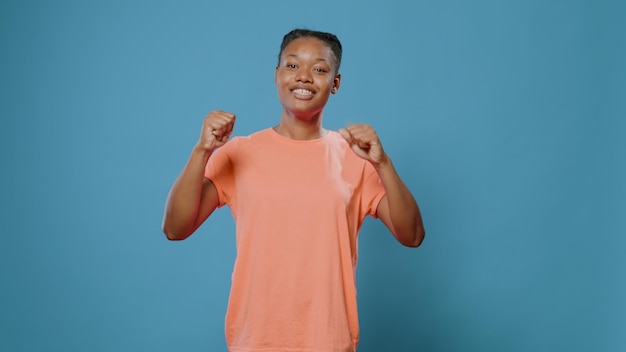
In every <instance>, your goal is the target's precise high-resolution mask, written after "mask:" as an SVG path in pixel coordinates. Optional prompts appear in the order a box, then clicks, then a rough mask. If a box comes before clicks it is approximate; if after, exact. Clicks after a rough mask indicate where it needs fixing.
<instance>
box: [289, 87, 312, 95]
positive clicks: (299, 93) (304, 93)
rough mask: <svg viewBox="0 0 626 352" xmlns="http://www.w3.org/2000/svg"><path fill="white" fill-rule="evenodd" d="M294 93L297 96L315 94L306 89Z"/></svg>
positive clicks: (296, 90) (297, 89) (295, 90)
mask: <svg viewBox="0 0 626 352" xmlns="http://www.w3.org/2000/svg"><path fill="white" fill-rule="evenodd" d="M292 92H294V93H295V94H298V95H312V94H313V92H312V91H310V90H308V89H304V88H296V89H294V90H293V91H292Z"/></svg>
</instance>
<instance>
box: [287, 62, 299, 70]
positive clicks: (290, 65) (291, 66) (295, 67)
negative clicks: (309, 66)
mask: <svg viewBox="0 0 626 352" xmlns="http://www.w3.org/2000/svg"><path fill="white" fill-rule="evenodd" d="M285 67H287V68H289V69H292V70H295V69H297V68H298V65H296V64H293V63H290V62H288V63H286V64H285Z"/></svg>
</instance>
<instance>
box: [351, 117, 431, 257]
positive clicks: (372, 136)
mask: <svg viewBox="0 0 626 352" xmlns="http://www.w3.org/2000/svg"><path fill="white" fill-rule="evenodd" d="M339 133H340V134H341V135H342V136H343V137H344V139H345V140H346V141H347V142H348V143H349V144H350V146H351V147H352V150H353V151H354V153H355V154H357V155H358V156H359V157H361V158H363V159H365V160H367V161H369V162H370V163H371V164H372V165H373V166H374V168H375V169H376V172H378V176H379V177H380V180H381V181H382V183H383V186H384V187H385V192H386V195H385V196H384V197H383V198H382V199H381V201H380V203H379V204H378V208H377V212H376V215H378V217H379V218H380V219H381V220H382V222H383V223H384V224H385V226H387V228H388V229H389V231H391V233H392V234H393V236H394V237H395V238H396V239H397V240H398V242H400V243H401V244H403V245H405V246H408V247H417V246H419V245H420V244H421V243H422V241H423V240H424V235H425V231H424V224H423V222H422V215H421V213H420V210H419V206H418V205H417V202H416V201H415V198H413V195H412V194H411V192H410V191H409V189H408V188H407V187H406V185H405V184H404V182H402V179H401V178H400V175H398V172H397V171H396V169H395V168H394V166H393V163H392V162H391V159H390V158H389V156H388V155H387V154H386V153H385V151H384V150H383V147H382V144H381V143H380V140H379V139H378V135H377V134H376V131H374V129H373V128H372V127H371V126H369V125H361V124H360V125H351V126H348V127H346V128H345V129H340V130H339Z"/></svg>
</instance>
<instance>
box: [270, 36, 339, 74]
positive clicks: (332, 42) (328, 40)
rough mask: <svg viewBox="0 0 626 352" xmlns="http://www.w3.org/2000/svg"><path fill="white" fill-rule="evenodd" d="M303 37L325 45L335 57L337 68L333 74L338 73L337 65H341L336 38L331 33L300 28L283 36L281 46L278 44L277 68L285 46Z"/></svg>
mask: <svg viewBox="0 0 626 352" xmlns="http://www.w3.org/2000/svg"><path fill="white" fill-rule="evenodd" d="M303 37H313V38H317V39H319V40H321V41H322V42H324V44H326V45H327V46H328V47H329V48H330V50H331V51H332V52H333V55H334V56H335V62H336V64H337V67H335V72H338V71H339V65H340V64H341V42H340V41H339V39H338V38H337V36H336V35H334V34H332V33H326V32H320V31H313V30H309V29H301V28H296V29H294V30H292V31H291V32H289V33H287V34H285V36H284V37H283V42H282V44H280V52H279V53H278V65H279V66H280V57H281V56H282V55H283V51H284V50H285V48H286V47H287V45H289V43H291V42H292V41H294V40H296V39H298V38H303Z"/></svg>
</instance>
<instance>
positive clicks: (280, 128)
mask: <svg viewBox="0 0 626 352" xmlns="http://www.w3.org/2000/svg"><path fill="white" fill-rule="evenodd" d="M274 130H275V131H276V132H278V134H280V135H282V136H284V137H287V138H291V139H296V140H310V139H318V138H321V137H323V136H325V135H326V133H327V131H326V130H324V128H323V127H322V114H321V113H319V114H317V115H316V116H313V117H309V118H302V117H297V116H294V115H293V114H289V113H288V112H286V111H283V113H282V115H281V117H280V123H279V124H278V125H277V126H275V127H274Z"/></svg>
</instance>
